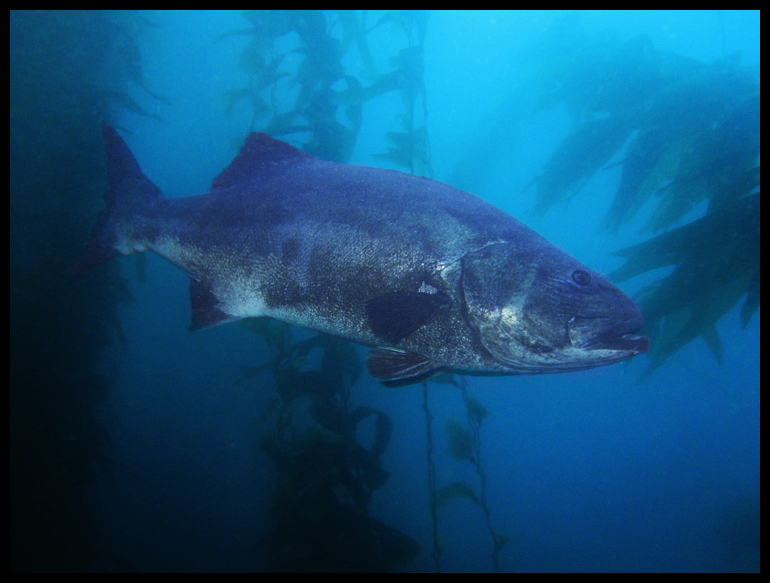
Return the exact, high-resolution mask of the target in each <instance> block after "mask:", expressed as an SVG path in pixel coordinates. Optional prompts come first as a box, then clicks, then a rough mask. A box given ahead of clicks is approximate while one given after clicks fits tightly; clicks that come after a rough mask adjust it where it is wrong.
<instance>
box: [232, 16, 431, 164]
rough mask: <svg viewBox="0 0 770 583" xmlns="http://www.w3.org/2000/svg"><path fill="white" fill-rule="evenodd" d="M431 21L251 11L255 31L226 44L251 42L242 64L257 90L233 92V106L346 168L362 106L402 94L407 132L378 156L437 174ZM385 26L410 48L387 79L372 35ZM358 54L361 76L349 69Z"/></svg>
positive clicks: (391, 138) (260, 127)
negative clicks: (428, 77) (427, 57)
mask: <svg viewBox="0 0 770 583" xmlns="http://www.w3.org/2000/svg"><path fill="white" fill-rule="evenodd" d="M427 15H428V13H427V12H424V11H417V10H405V11H395V12H385V13H384V14H382V15H381V16H379V18H377V20H376V22H374V24H371V25H370V24H368V19H369V17H370V16H371V14H370V13H369V12H368V11H360V10H339V11H335V10H251V11H247V12H244V17H245V18H246V19H247V20H248V21H249V23H250V24H251V26H250V27H248V28H245V29H241V30H237V31H233V32H230V33H227V34H225V35H223V36H222V37H220V39H219V40H225V39H227V38H230V37H241V36H246V37H247V38H248V39H249V41H248V44H247V46H246V48H245V49H243V51H242V53H241V55H240V57H239V65H240V66H241V68H242V69H244V70H245V71H246V72H247V73H249V75H250V78H251V81H250V85H249V87H247V88H238V89H233V90H230V91H228V92H227V94H226V98H227V102H228V103H227V108H228V109H229V110H232V109H233V108H235V106H236V105H238V104H241V103H246V104H247V105H248V107H249V108H250V109H251V111H252V112H253V121H252V128H251V129H252V130H256V131H264V132H266V133H268V134H269V135H271V136H274V137H280V138H283V139H288V140H289V141H293V142H295V143H297V144H298V145H299V147H300V148H301V149H302V150H304V151H306V152H308V153H309V154H312V155H314V156H317V157H318V158H322V159H324V160H332V161H336V162H347V161H348V160H350V157H351V155H352V153H353V148H354V147H355V143H356V138H357V136H358V132H359V130H360V129H361V124H362V123H363V105H364V104H365V103H366V102H367V101H370V100H373V99H375V98H377V97H379V96H381V95H383V94H385V93H390V92H394V91H396V92H398V93H399V95H400V96H401V100H402V102H403V106H404V110H403V113H402V114H401V115H400V118H401V121H400V130H399V131H391V132H388V134H387V136H386V138H387V141H388V142H389V147H388V151H387V152H386V153H382V154H376V155H375V157H377V158H380V159H385V160H389V161H390V162H392V163H394V164H397V165H399V166H402V167H404V168H407V169H408V170H409V171H410V172H413V173H420V174H430V172H431V170H430V162H429V148H428V142H427V132H426V130H425V118H426V115H427V109H426V105H425V86H424V83H423V70H422V43H423V41H424V38H425V29H426V26H427V18H428V17H427ZM386 26H387V27H391V28H395V29H397V30H401V31H402V33H403V35H404V39H405V44H406V46H405V47H404V48H402V49H400V50H399V51H398V52H397V53H396V54H395V55H394V56H392V57H391V59H390V62H389V65H390V71H389V72H386V73H382V72H380V70H379V67H378V66H377V64H376V59H375V58H374V57H373V56H372V53H371V51H370V48H369V43H368V36H369V35H370V33H371V32H372V31H373V30H375V29H378V28H379V27H386ZM287 45H288V46H293V48H291V49H287V48H286V47H287ZM281 51H283V52H281ZM353 55H354V56H355V57H356V58H357V59H359V60H360V63H361V64H360V66H359V69H358V70H357V71H355V72H353V71H352V70H349V69H351V67H350V66H348V67H346V66H345V65H343V63H345V62H348V61H349V60H350V59H351V57H352V56H353ZM418 105H421V106H422V107H421V109H419V110H418ZM418 120H419V121H418Z"/></svg>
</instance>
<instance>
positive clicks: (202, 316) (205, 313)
mask: <svg viewBox="0 0 770 583" xmlns="http://www.w3.org/2000/svg"><path fill="white" fill-rule="evenodd" d="M190 306H191V307H192V323H191V324H190V330H199V329H201V328H210V327H211V326H216V325H218V324H224V323H225V322H232V321H233V320H238V319H239V318H236V317H234V316H232V315H231V314H228V313H227V312H224V311H222V310H221V309H220V308H219V299H217V296H215V295H214V293H213V292H212V291H211V289H210V288H209V286H208V285H206V284H205V283H204V282H202V281H199V280H197V279H195V278H193V277H191V278H190Z"/></svg>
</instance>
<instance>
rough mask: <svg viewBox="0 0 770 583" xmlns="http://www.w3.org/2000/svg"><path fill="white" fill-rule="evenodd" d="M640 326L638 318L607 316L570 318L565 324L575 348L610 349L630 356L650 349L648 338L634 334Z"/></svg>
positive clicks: (640, 322)
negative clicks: (613, 317)
mask: <svg viewBox="0 0 770 583" xmlns="http://www.w3.org/2000/svg"><path fill="white" fill-rule="evenodd" d="M641 326H642V320H641V319H640V318H634V319H633V320H632V321H630V322H618V321H612V320H609V319H607V318H572V320H570V321H569V323H568V324H567V334H568V336H569V340H570V342H571V343H572V346H573V347H575V348H580V349H583V350H611V351H613V352H622V353H626V354H627V355H628V357H631V356H635V355H637V354H641V353H643V352H648V351H649V350H650V339H649V338H648V337H647V336H638V335H636V334H634V332H636V331H637V330H638V329H639V328H641Z"/></svg>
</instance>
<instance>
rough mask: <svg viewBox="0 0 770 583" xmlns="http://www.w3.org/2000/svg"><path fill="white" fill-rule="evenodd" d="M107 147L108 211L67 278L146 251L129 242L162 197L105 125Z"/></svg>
mask: <svg viewBox="0 0 770 583" xmlns="http://www.w3.org/2000/svg"><path fill="white" fill-rule="evenodd" d="M102 131H103V133H104V147H105V149H106V150H107V190H106V192H105V194H104V202H105V209H104V210H103V211H102V212H101V214H100V215H99V220H98V222H97V224H96V226H95V227H94V230H93V231H92V232H91V237H90V238H89V239H88V243H86V248H85V249H84V250H83V253H81V254H80V256H79V257H78V258H77V259H75V261H73V262H72V264H71V265H70V266H69V268H68V269H67V274H68V275H77V274H80V273H83V272H86V271H89V270H91V269H93V268H94V267H97V266H99V265H101V264H102V263H107V262H108V261H109V260H110V259H112V258H113V257H115V256H116V255H120V254H123V255H129V254H131V253H136V252H138V251H143V250H144V249H145V248H146V247H142V246H140V245H137V244H136V243H137V242H135V241H132V240H131V239H130V235H129V234H128V233H131V232H132V231H134V229H132V228H131V223H134V222H136V217H137V215H138V214H140V213H141V214H146V211H145V212H142V209H148V207H151V206H152V204H153V203H154V202H155V201H158V200H160V199H162V198H163V195H162V194H161V192H160V189H158V187H157V186H155V185H154V184H153V183H152V182H151V181H150V179H149V178H147V177H146V176H145V175H144V174H143V173H142V170H141V168H139V163H138V162H137V161H136V158H134V155H133V154H132V153H131V150H129V149H128V146H127V145H126V143H125V142H124V141H123V138H121V137H120V136H119V135H118V132H116V131H115V129H114V128H112V127H111V126H109V125H108V124H106V123H105V122H102Z"/></svg>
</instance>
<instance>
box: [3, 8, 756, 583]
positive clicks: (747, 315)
mask: <svg viewBox="0 0 770 583" xmlns="http://www.w3.org/2000/svg"><path fill="white" fill-rule="evenodd" d="M242 23H243V26H242V27H241V28H234V29H233V30H229V31H225V32H223V33H222V34H221V35H220V36H219V37H218V38H216V40H215V41H214V43H215V44H216V45H218V46H223V45H224V46H228V43H230V44H232V46H237V47H239V48H238V50H237V51H234V52H233V54H234V56H235V58H236V59H237V66H238V68H239V70H240V71H241V72H242V73H243V74H244V76H245V78H247V79H248V82H247V83H246V84H244V85H243V86H239V87H223V88H222V90H221V94H222V103H223V104H224V105H223V108H224V109H225V113H226V114H231V113H233V112H235V111H243V110H244V108H245V109H246V110H247V111H248V112H249V117H250V120H251V122H250V126H249V127H243V128H242V134H243V135H242V137H245V136H246V134H247V133H249V132H252V131H261V132H266V133H267V134H269V135H270V136H273V137H276V138H279V139H281V140H285V141H288V142H290V143H292V144H293V145H295V146H296V147H298V148H300V149H302V150H304V151H305V152H307V153H309V154H312V155H313V156H316V157H318V158H321V159H324V160H331V161H337V162H349V161H350V160H351V157H352V156H353V152H354V150H355V148H356V146H357V144H359V138H360V137H361V131H362V127H363V126H364V122H365V121H366V119H367V118H366V116H367V114H368V112H369V111H372V110H371V109H370V105H371V104H374V103H378V100H382V99H383V98H387V99H389V100H390V103H392V104H396V105H394V106H393V107H391V108H390V110H389V111H390V113H391V115H390V117H387V118H384V119H382V120H380V125H381V126H382V125H383V124H384V125H386V126H387V129H386V131H385V135H383V136H381V138H382V140H381V143H384V144H386V147H385V149H383V150H380V151H372V152H369V155H370V156H371V160H372V162H371V164H372V165H376V164H378V163H379V164H382V165H385V166H388V167H390V168H396V169H399V170H401V171H403V172H410V173H414V174H419V175H422V176H427V177H432V176H433V170H432V164H431V147H430V134H429V128H430V127H431V123H432V122H436V123H444V122H441V121H440V120H433V119H431V118H430V117H429V114H430V113H431V110H430V104H431V100H432V99H439V97H438V96H434V95H430V94H429V92H428V91H426V83H425V70H424V68H425V61H424V54H425V52H426V50H429V47H428V46H427V44H426V38H427V33H428V31H429V29H430V26H431V14H430V12H429V11H411V10H409V11H358V10H343V11H323V10H318V11H316V10H309V11H299V10H254V11H246V12H243V13H242ZM10 30H11V42H10V50H11V53H10V57H11V58H10V62H11V71H10V76H11V77H10V78H11V94H10V95H11V109H10V119H11V125H10V144H11V147H10V151H11V164H10V167H11V222H10V225H11V236H10V242H11V252H10V258H11V357H10V359H11V399H10V401H11V413H10V422H11V423H10V438H11V457H10V459H11V463H10V472H11V551H10V552H11V571H12V572H29V571H41V572H43V571H45V572H62V571H94V570H95V571H102V570H108V571H110V570H111V571H133V570H135V566H134V564H133V562H132V559H131V557H129V556H114V555H112V554H106V553H104V552H102V551H100V550H99V545H98V539H99V536H100V533H99V530H98V527H97V522H96V521H95V520H94V519H93V516H92V507H91V504H90V498H89V497H90V495H91V492H92V489H93V485H94V483H95V482H96V480H97V477H98V476H109V475H110V472H111V468H112V465H113V463H114V452H113V451H112V447H111V440H110V434H109V431H108V427H107V426H106V425H105V423H104V422H103V420H102V419H101V418H100V417H99V415H98V413H97V411H98V406H99V403H101V402H102V401H103V400H104V399H105V398H106V397H107V396H108V395H109V393H110V390H111V387H112V386H113V383H114V380H115V376H116V375H117V374H118V373H117V372H116V367H115V366H114V360H115V359H119V358H120V354H123V353H126V352H128V351H131V345H130V343H129V341H128V340H127V338H126V335H125V334H124V332H123V326H122V323H121V318H120V308H121V306H125V305H128V304H130V303H131V302H132V297H131V293H130V292H129V286H128V285H127V281H128V279H131V278H133V279H136V278H137V275H136V273H135V270H134V269H133V267H127V265H129V264H128V263H127V262H122V261H115V262H111V263H110V264H108V265H105V266H102V267H100V268H98V269H96V270H94V271H92V272H89V273H88V274H86V275H84V276H82V277H78V278H68V277H67V276H65V270H66V268H67V265H68V264H69V263H70V262H71V261H72V260H73V258H75V257H76V256H77V255H78V253H79V251H80V249H81V248H82V246H83V244H84V242H85V240H86V237H87V236H88V233H89V230H90V229H91V227H92V225H93V224H94V222H95V217H96V216H97V214H98V213H99V212H100V211H101V210H102V205H103V198H102V197H103V190H104V185H105V158H104V153H103V152H104V148H103V145H102V138H101V130H100V123H101V122H102V121H107V122H108V123H110V124H113V125H115V126H116V127H117V128H119V129H122V128H121V124H120V120H121V115H125V114H126V112H128V113H130V114H131V115H134V116H137V117H140V118H144V119H146V120H147V122H148V123H157V124H163V123H164V120H163V119H162V116H159V115H157V114H156V113H154V110H149V109H147V108H146V107H144V106H142V105H140V101H141V102H142V103H144V101H143V100H137V99H135V98H134V97H133V96H135V95H137V93H139V94H142V95H143V96H144V98H143V99H146V100H148V101H150V102H153V101H154V102H159V103H165V104H168V103H169V100H168V99H167V98H166V97H164V96H163V95H162V94H160V93H159V92H156V90H155V88H154V86H153V81H152V79H149V78H147V77H146V75H145V72H144V68H143V62H142V61H143V57H142V51H141V50H140V46H142V43H143V42H144V39H146V38H147V36H148V35H149V36H151V35H158V34H163V30H159V29H158V27H157V25H156V23H155V22H154V18H153V13H151V12H147V13H145V12H133V11H11V14H10ZM383 33H386V34H387V38H388V39H389V44H388V45H387V48H386V49H384V48H383V47H382V46H380V45H377V44H375V42H374V41H373V40H372V39H375V38H377V36H378V35H380V34H383ZM521 78H522V79H523V81H521V83H520V84H519V85H518V86H517V89H516V92H517V93H516V94H515V95H511V102H512V103H516V107H517V108H519V109H520V111H523V112H524V113H525V114H526V115H527V116H532V117H536V116H538V115H543V113H544V112H548V111H551V110H554V109H558V108H562V109H565V110H566V111H567V112H568V114H569V118H570V120H571V124H572V126H571V129H570V131H569V132H568V134H567V135H566V137H565V138H564V139H563V140H562V141H561V143H560V144H559V145H558V147H556V149H555V150H554V151H553V152H552V154H551V155H550V158H549V159H548V161H547V163H546V164H545V165H544V166H543V167H542V168H538V169H532V176H534V178H533V180H532V183H531V184H530V185H529V186H528V187H527V188H526V189H525V190H524V191H523V192H514V191H512V192H511V194H510V195H511V196H519V197H523V198H525V199H526V200H527V201H530V200H531V201H532V202H531V205H530V206H531V208H532V210H533V212H534V213H536V214H537V215H540V216H542V215H546V216H547V214H548V213H549V211H551V210H552V209H553V208H555V207H557V206H559V205H565V204H569V203H570V202H571V201H574V200H577V201H579V200H580V199H581V196H583V193H584V187H585V185H586V184H587V183H588V182H589V181H591V180H592V179H593V178H594V177H595V176H597V175H600V174H601V173H605V172H617V173H618V176H619V179H618V182H617V186H616V190H615V193H614V196H613V198H612V202H611V204H610V205H609V206H608V207H607V208H606V209H604V216H603V217H602V219H601V220H600V221H599V222H600V225H599V229H600V230H602V232H605V233H610V234H612V233H618V232H620V231H621V230H624V229H628V228H631V227H630V225H633V228H634V229H640V231H639V233H640V237H641V238H642V239H640V240H641V242H639V243H638V244H635V245H632V246H629V247H625V248H619V247H616V248H614V249H609V250H608V251H607V253H608V254H613V255H615V256H617V257H620V258H622V259H623V260H624V261H625V262H624V263H623V265H622V266H620V267H619V268H618V269H616V270H615V271H614V272H613V273H610V274H609V276H610V278H611V279H612V280H614V281H615V282H625V281H627V280H631V279H632V278H635V277H637V276H640V275H644V274H647V275H648V276H649V274H650V273H654V274H655V277H656V279H654V280H650V283H647V284H646V285H644V286H642V287H641V289H640V291H639V292H638V294H637V296H636V297H635V300H636V301H637V303H638V304H639V306H640V308H641V310H642V312H643V313H644V314H645V320H646V321H645V325H644V329H643V330H642V333H644V334H646V335H648V336H649V337H650V338H651V345H652V350H651V352H650V353H649V355H648V357H640V358H647V360H646V368H645V370H644V371H643V373H642V374H641V377H640V378H639V379H638V380H639V381H640V383H641V386H642V387H643V386H644V382H646V380H647V379H649V378H650V377H651V375H653V374H654V373H655V371H656V369H658V367H660V366H661V365H662V364H663V363H664V362H665V361H666V360H668V359H670V358H671V357H673V356H674V355H675V354H676V353H677V352H678V351H679V350H680V349H682V348H683V347H684V346H686V345H688V344H690V343H692V342H701V341H705V343H706V345H707V346H708V349H709V350H710V352H711V353H712V354H713V355H714V357H716V358H717V359H719V358H720V357H721V355H722V353H723V346H722V342H721V340H720V336H719V333H718V332H717V322H719V321H720V320H721V319H722V318H723V317H724V316H725V315H726V314H728V312H730V311H731V310H732V309H733V308H734V307H736V306H740V319H741V323H742V325H743V327H745V326H746V325H747V324H748V323H749V321H750V320H751V319H752V318H753V317H754V316H755V315H756V314H757V313H758V309H759V228H760V224H759V211H760V209H759V182H760V180H759V145H760V139H759V117H760V113H759V112H760V90H759V74H758V71H752V70H749V69H747V68H745V67H744V66H743V65H742V64H741V61H740V59H739V58H738V57H733V56H728V57H725V58H723V59H720V60H716V61H714V62H701V61H698V60H695V59H693V58H690V57H685V56H682V55H678V54H675V53H673V52H669V51H665V50H661V49H658V48H656V47H655V46H654V45H653V42H652V41H651V40H650V39H649V38H647V37H646V36H638V37H636V38H632V39H630V40H616V39H615V38H614V37H613V36H612V35H593V34H589V33H587V32H585V31H584V30H583V29H582V27H581V26H580V23H579V20H577V19H575V18H571V17H570V18H564V19H556V20H555V22H554V24H553V25H552V26H550V27H549V28H548V29H547V30H546V31H545V32H544V33H543V34H542V35H540V38H539V40H538V42H537V43H536V44H535V45H533V46H530V47H529V48H528V50H527V52H526V57H524V58H523V59H522V73H521ZM512 91H513V89H512ZM522 104H524V105H522ZM504 139H505V136H504V135H500V134H494V135H492V134H490V136H489V137H488V141H489V143H493V142H495V141H496V140H504ZM473 155H474V154H473V152H469V153H468V158H469V159H470V160H472V159H473ZM464 171H466V172H467V171H468V170H467V169H466V170H464ZM477 194H481V193H477ZM522 219H523V220H525V221H526V217H522ZM642 219H643V220H642ZM121 265H122V266H123V267H121ZM131 265H133V264H131ZM140 267H141V264H140ZM236 325H237V326H241V327H242V328H243V329H245V330H247V331H248V332H250V333H252V334H253V335H255V336H256V337H257V338H259V339H260V341H261V342H262V343H263V344H264V346H266V347H267V352H264V353H260V354H255V355H254V359H253V361H252V362H246V363H242V366H241V368H240V370H238V369H234V370H233V371H232V383H233V385H234V386H237V387H240V388H242V389H243V390H249V391H251V390H254V391H266V392H270V393H271V394H273V395H274V398H273V400H272V406H271V408H270V409H269V410H268V411H266V412H257V411H255V412H254V413H253V415H254V417H255V418H257V417H259V418H260V419H263V420H264V419H267V420H268V421H267V423H266V427H268V429H267V430H266V431H264V432H263V435H262V437H261V438H260V441H259V444H258V447H259V449H260V450H261V451H262V452H263V453H264V454H266V455H267V457H268V458H269V460H270V461H271V462H272V464H273V466H274V468H273V470H274V472H275V483H274V488H273V491H272V494H271V498H270V500H269V501H268V502H267V504H268V506H269V511H268V516H269V525H268V527H266V529H265V533H266V534H265V535H264V536H263V537H262V538H261V539H260V540H258V541H255V542H254V543H253V546H252V547H251V548H252V550H253V552H254V554H255V555H259V556H263V557H264V563H263V564H262V568H263V569H265V570H268V571H276V572H330V571H335V572H336V571H339V572H388V571H394V570H396V571H403V570H408V569H409V566H410V565H411V564H413V562H414V561H415V559H416V557H417V556H418V555H419V554H420V553H421V552H423V553H427V554H428V555H430V556H431V560H432V565H433V567H434V568H435V570H436V571H442V552H443V550H444V546H445V538H444V537H445V535H444V534H442V515H443V513H444V511H445V510H446V509H447V508H448V507H449V506H450V505H452V504H456V503H458V502H457V501H458V500H465V501H466V502H467V501H470V502H471V503H472V505H473V508H474V512H478V513H479V516H480V517H482V519H483V522H484V524H485V525H486V528H487V532H488V537H487V538H486V540H484V541H478V540H477V541H474V544H476V545H483V546H484V548H486V549H488V557H489V564H488V566H487V567H485V568H488V569H493V570H496V571H498V572H499V571H501V570H502V568H501V565H500V553H501V552H502V551H503V549H506V550H510V549H511V548H512V547H515V545H516V540H515V537H514V536H512V533H506V532H501V531H498V528H499V527H498V526H497V524H498V523H497V522H496V519H495V514H496V508H495V507H494V505H493V504H490V503H489V502H488V498H487V487H488V480H487V470H488V469H489V464H491V463H492V458H491V456H490V455H488V454H487V450H485V448H484V446H485V443H486V442H485V441H484V439H482V438H483V437H485V434H484V431H482V426H483V422H484V420H485V419H487V418H488V416H489V415H492V414H494V411H491V412H490V411H488V410H487V409H486V408H485V406H484V405H482V403H481V402H480V401H483V400H484V397H483V393H482V394H481V395H479V394H476V395H475V396H474V395H472V394H471V392H473V393H481V392H480V391H476V390H475V385H474V386H473V387H471V386H470V385H469V383H468V380H467V379H466V378H465V377H462V376H460V375H456V374H451V373H443V374H441V375H438V376H436V377H432V378H430V379H428V380H427V381H424V382H422V383H421V385H417V386H412V387H404V388H383V389H382V390H387V391H402V390H403V391H415V390H416V391H422V402H423V409H422V411H421V416H422V422H423V423H424V425H423V426H422V427H421V428H420V432H421V435H422V436H424V439H425V443H426V444H427V447H426V448H425V452H424V453H421V455H422V456H423V458H424V460H425V461H424V463H425V466H426V468H427V475H428V482H427V483H425V484H415V485H414V486H413V487H415V488H417V487H419V488H424V489H425V491H426V492H427V496H428V498H429V500H430V503H429V507H428V508H426V509H425V512H426V517H427V520H428V521H429V522H430V526H429V528H430V531H431V539H432V548H427V549H426V548H422V546H423V545H421V544H420V543H419V542H417V540H416V538H415V537H414V536H411V535H410V534H409V533H407V532H402V531H401V530H399V529H397V528H396V527H395V526H393V525H391V524H388V517H387V516H385V517H383V516H376V515H375V514H374V513H372V512H371V504H370V503H371V501H372V498H373V497H374V496H376V495H377V491H378V490H380V489H381V488H382V487H383V486H384V485H385V484H386V483H387V482H388V480H389V479H390V475H391V471H392V468H389V467H387V465H386V462H385V459H386V456H385V455H384V454H385V453H386V452H387V450H388V448H389V445H390V444H391V441H392V438H393V436H394V435H395V434H397V433H399V432H404V431H406V428H405V427H403V426H399V424H398V422H397V421H395V420H394V419H392V418H391V417H390V416H389V415H388V414H386V413H385V412H383V411H381V410H378V409H377V408H376V407H373V406H368V405H366V404H360V403H362V402H363V403H365V402H366V396H365V395H360V394H359V395H357V397H356V398H355V399H352V398H351V396H352V395H354V394H355V392H356V391H357V387H358V385H360V382H359V379H360V378H361V376H362V375H365V374H366V373H365V372H362V371H363V366H362V361H361V351H360V350H358V349H357V348H356V347H355V346H354V345H352V344H350V343H347V342H345V341H343V340H339V339H337V338H334V337H331V336H327V335H323V334H318V333H314V332H309V331H306V330H298V329H295V328H292V327H290V326H288V325H286V324H283V323H280V322H277V321H274V320H270V319H248V320H244V321H242V322H240V323H239V324H236ZM472 389H473V390H472ZM212 390H214V388H213V387H212ZM447 391H453V392H456V394H457V395H458V396H459V398H460V399H461V400H462V403H463V405H464V408H465V413H466V414H465V416H464V417H462V418H459V419H458V418H455V417H452V418H450V419H448V420H446V421H441V422H437V423H434V414H433V407H434V405H435V402H436V401H437V400H438V399H439V398H440V395H443V394H445V393H446V392H447ZM439 443H440V444H441V447H442V448H443V447H446V448H448V451H449V454H450V455H451V457H452V458H454V459H455V460H458V461H459V462H461V463H463V464H468V466H467V467H468V468H471V470H470V473H469V474H468V475H471V476H472V477H471V478H464V479H452V478H451V477H448V476H447V473H446V472H443V471H442V470H441V468H440V467H438V468H437V464H438V463H440V462H437V459H436V455H435V449H434V448H436V447H438V444H439Z"/></svg>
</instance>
